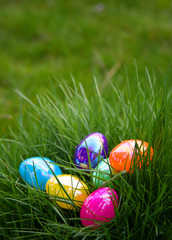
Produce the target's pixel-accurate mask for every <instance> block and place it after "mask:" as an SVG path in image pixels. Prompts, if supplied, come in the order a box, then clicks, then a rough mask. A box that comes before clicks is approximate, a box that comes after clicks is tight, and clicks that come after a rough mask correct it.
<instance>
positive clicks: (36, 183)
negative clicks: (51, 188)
mask: <svg viewBox="0 0 172 240" xmlns="http://www.w3.org/2000/svg"><path fill="white" fill-rule="evenodd" d="M19 173H20V175H21V176H22V178H23V179H24V180H25V181H26V182H27V183H28V184H29V185H30V186H32V187H35V188H37V189H41V190H45V185H46V182H47V181H48V179H49V178H51V177H52V176H54V174H55V175H59V174H62V171H61V169H60V167H59V166H57V165H56V163H55V162H53V161H51V160H50V159H48V158H45V157H43V158H42V157H31V158H28V159H26V160H24V161H23V162H22V163H21V164H20V166H19ZM53 173H54V174H53Z"/></svg>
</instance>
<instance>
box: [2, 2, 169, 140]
mask: <svg viewBox="0 0 172 240" xmlns="http://www.w3.org/2000/svg"><path fill="white" fill-rule="evenodd" d="M171 56H172V3H171V0H154V1H150V0H149V1H148V0H145V1H141V0H125V1H122V0H107V1H95V0H92V1H91V0H90V1H89V0H87V1H86V0H82V1H79V0H73V1H72V0H71V1H63V0H57V1H55V0H34V1H29V0H8V1H7V0H1V1H0V133H1V137H2V136H5V135H6V134H7V131H8V130H7V129H8V126H12V127H13V120H12V118H13V117H16V116H18V115H19V112H20V108H21V106H22V108H25V107H27V104H26V103H22V104H21V100H20V97H19V96H18V95H17V94H16V93H15V91H14V89H19V90H20V91H22V92H23V93H24V94H25V95H26V96H27V97H28V98H30V99H32V100H33V101H35V98H36V94H40V93H44V92H45V91H46V90H47V89H49V88H50V80H51V79H52V81H53V79H58V80H59V81H63V80H65V82H66V83H67V84H69V85H70V84H71V82H72V80H71V74H72V75H73V76H74V78H75V79H76V80H77V81H79V82H82V84H83V85H84V87H85V88H86V91H87V94H89V95H91V94H92V86H93V78H94V76H96V78H97V80H98V82H99V84H100V85H101V86H102V89H104V88H105V87H106V86H107V85H108V84H107V83H108V80H109V79H111V78H113V77H114V75H115V74H116V73H117V72H118V73H119V75H120V71H121V69H122V68H123V66H124V65H126V66H127V69H128V71H129V74H131V76H132V75H134V73H133V69H134V68H133V62H134V59H136V61H137V64H138V66H139V68H140V71H141V72H142V71H144V68H145V66H148V68H149V69H154V71H155V72H156V74H157V75H159V76H161V75H162V74H163V73H164V72H165V71H166V69H167V67H168V66H169V64H170V62H171V59H172V57H171ZM121 74H123V73H122V72H121ZM160 79H161V78H160ZM54 87H55V90H57V91H58V94H59V96H60V95H61V92H60V91H59V86H58V84H57V82H56V81H54Z"/></svg>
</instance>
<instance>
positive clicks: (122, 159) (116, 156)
mask: <svg viewBox="0 0 172 240" xmlns="http://www.w3.org/2000/svg"><path fill="white" fill-rule="evenodd" d="M146 156H147V159H148V160H149V161H150V160H151V159H152V157H153V148H152V147H150V149H149V144H148V143H147V142H144V141H141V140H134V139H131V140H125V141H123V142H121V143H120V144H118V145H117V146H116V147H115V148H114V149H113V150H112V151H111V153H110V156H109V162H110V165H111V166H112V172H113V173H114V174H115V173H117V172H120V171H123V170H126V171H128V172H130V170H131V168H132V167H133V163H134V161H135V164H136V165H137V166H138V167H140V168H141V165H142V162H143V158H144V157H146ZM135 158H137V159H135ZM147 163H148V162H147Z"/></svg>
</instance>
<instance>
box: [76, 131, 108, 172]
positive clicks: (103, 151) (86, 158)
mask: <svg viewBox="0 0 172 240" xmlns="http://www.w3.org/2000/svg"><path fill="white" fill-rule="evenodd" d="M107 153H108V143H107V139H106V137H105V136H104V135H103V134H102V133H99V132H95V133H91V134H90V135H88V136H87V137H85V138H84V139H83V140H82V141H81V142H80V144H79V145H78V146H77V148H76V151H75V157H74V160H75V165H76V166H77V167H78V168H83V169H88V168H90V167H91V168H95V167H96V166H97V164H98V163H99V162H100V161H101V160H102V159H105V158H106V157H107Z"/></svg>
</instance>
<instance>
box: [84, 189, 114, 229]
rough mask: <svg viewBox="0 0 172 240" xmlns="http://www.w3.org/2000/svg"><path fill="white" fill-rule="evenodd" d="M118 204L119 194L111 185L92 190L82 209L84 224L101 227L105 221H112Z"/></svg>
mask: <svg viewBox="0 0 172 240" xmlns="http://www.w3.org/2000/svg"><path fill="white" fill-rule="evenodd" d="M117 206H118V195H117V193H116V192H115V190H114V189H112V188H109V187H103V188H99V189H97V190H96V191H94V192H92V193H91V194H90V195H89V196H88V197H87V198H86V199H85V200H84V203H83V205H82V208H81V211H80V218H81V222H82V224H83V225H84V226H85V227H86V226H90V225H92V227H93V228H95V227H96V228H97V227H100V226H101V225H102V224H103V223H104V222H110V221H112V220H113V218H114V217H115V208H117Z"/></svg>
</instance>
